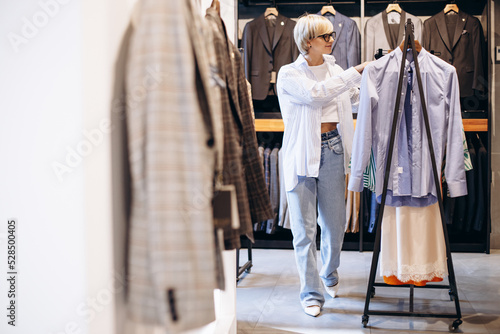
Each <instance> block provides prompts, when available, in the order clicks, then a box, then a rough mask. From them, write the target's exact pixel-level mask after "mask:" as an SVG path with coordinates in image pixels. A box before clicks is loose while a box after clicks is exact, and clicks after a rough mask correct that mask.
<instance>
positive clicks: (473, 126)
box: [255, 118, 488, 132]
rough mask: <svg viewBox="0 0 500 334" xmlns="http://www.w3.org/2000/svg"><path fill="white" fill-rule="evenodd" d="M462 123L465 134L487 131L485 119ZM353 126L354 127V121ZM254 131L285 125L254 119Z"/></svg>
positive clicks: (469, 120) (466, 119) (268, 120)
mask: <svg viewBox="0 0 500 334" xmlns="http://www.w3.org/2000/svg"><path fill="white" fill-rule="evenodd" d="M462 121H463V123H464V130H465V131H467V132H486V131H488V120H487V119H473V118H465V119H463V120H462ZM354 126H356V120H354ZM255 130H256V131H258V132H283V131H284V130H285V125H284V124H283V120H282V119H256V120H255Z"/></svg>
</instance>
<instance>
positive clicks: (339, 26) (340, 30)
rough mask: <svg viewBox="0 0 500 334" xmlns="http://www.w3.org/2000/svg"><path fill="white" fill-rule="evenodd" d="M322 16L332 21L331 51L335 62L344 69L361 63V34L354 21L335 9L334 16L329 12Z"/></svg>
mask: <svg viewBox="0 0 500 334" xmlns="http://www.w3.org/2000/svg"><path fill="white" fill-rule="evenodd" d="M318 15H321V12H318ZM324 16H325V17H326V18H327V19H328V20H330V22H332V24H333V31H335V34H336V38H335V40H334V41H333V46H332V53H331V54H332V55H333V56H334V57H335V63H336V64H337V65H339V66H340V67H342V68H343V69H344V70H346V69H348V68H349V67H352V66H356V65H358V64H359V63H361V35H360V33H359V29H358V26H357V25H356V22H354V20H352V19H350V18H348V17H347V16H345V15H342V14H341V13H339V11H336V14H335V16H334V15H332V14H330V13H326V14H325V15H324Z"/></svg>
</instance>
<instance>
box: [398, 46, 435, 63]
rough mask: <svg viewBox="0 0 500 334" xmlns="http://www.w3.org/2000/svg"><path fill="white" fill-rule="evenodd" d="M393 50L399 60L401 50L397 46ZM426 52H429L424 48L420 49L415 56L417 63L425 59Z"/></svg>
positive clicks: (401, 56) (401, 55)
mask: <svg viewBox="0 0 500 334" xmlns="http://www.w3.org/2000/svg"><path fill="white" fill-rule="evenodd" d="M393 52H394V55H395V56H396V58H397V59H398V60H401V58H403V51H401V49H400V48H399V46H398V47H397V48H396V49H395V50H394V51H393ZM428 54H429V52H427V51H426V50H425V49H424V48H422V50H420V52H419V53H418V56H417V59H418V63H419V64H421V63H423V62H424V61H425V59H426V58H427V55H428Z"/></svg>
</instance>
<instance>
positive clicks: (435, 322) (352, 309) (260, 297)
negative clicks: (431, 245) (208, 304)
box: [237, 249, 500, 334]
mask: <svg viewBox="0 0 500 334" xmlns="http://www.w3.org/2000/svg"><path fill="white" fill-rule="evenodd" d="M240 257H241V262H245V261H246V251H242V252H241V255H240ZM452 257H453V263H454V267H455V275H456V278H457V284H458V293H459V298H460V306H461V310H462V320H463V324H462V325H460V327H459V329H458V331H457V332H459V333H500V250H494V251H492V252H491V254H489V255H487V254H475V253H474V254H473V253H453V254H452ZM318 258H319V256H318ZM371 258H372V253H371V252H364V253H359V252H342V256H341V266H340V268H339V273H340V280H341V281H340V284H341V286H340V291H339V296H338V297H337V298H335V299H332V298H330V297H327V299H326V303H325V305H324V306H323V310H322V313H321V315H320V316H318V317H317V318H313V317H310V316H308V315H306V314H305V313H304V312H303V311H302V308H301V306H300V303H299V298H298V292H299V278H298V274H297V269H296V266H295V259H294V255H293V251H292V250H268V249H254V250H253V267H252V269H251V272H250V273H248V274H244V275H243V276H242V277H243V278H242V279H241V280H240V282H239V284H238V288H237V319H238V333H239V334H250V333H255V334H257V333H262V334H264V333H265V334H271V333H272V334H291V333H307V334H316V333H343V334H354V333H447V332H448V326H449V325H450V324H451V322H452V320H453V319H445V318H410V317H388V316H376V315H371V316H370V320H369V323H368V326H367V327H366V328H363V327H362V325H361V315H362V314H363V309H364V303H365V296H366V287H367V284H368V283H367V282H368V275H369V272H370V265H371ZM377 281H380V278H377ZM444 283H447V281H445V282H444ZM408 295H409V289H407V288H386V287H378V288H377V289H376V296H375V298H374V299H372V302H371V304H370V310H396V311H407V310H408ZM414 305H415V311H420V312H422V311H423V312H428V313H443V312H448V313H455V307H454V303H453V302H450V300H449V296H448V292H447V290H444V289H415V302H414Z"/></svg>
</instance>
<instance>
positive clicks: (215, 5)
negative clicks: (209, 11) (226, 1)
mask: <svg viewBox="0 0 500 334" xmlns="http://www.w3.org/2000/svg"><path fill="white" fill-rule="evenodd" d="M210 7H211V8H213V9H215V10H216V11H217V13H218V14H219V16H220V1H219V0H212V4H211V5H210Z"/></svg>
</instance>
